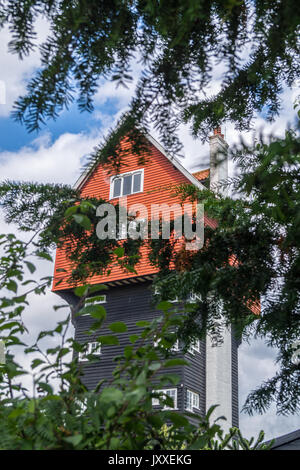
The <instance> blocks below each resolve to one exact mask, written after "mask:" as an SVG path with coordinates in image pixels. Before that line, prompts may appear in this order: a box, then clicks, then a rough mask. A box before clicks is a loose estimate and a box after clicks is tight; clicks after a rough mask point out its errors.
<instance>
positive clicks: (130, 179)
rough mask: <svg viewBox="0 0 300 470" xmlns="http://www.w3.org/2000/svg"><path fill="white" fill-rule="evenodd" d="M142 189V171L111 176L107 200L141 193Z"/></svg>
mask: <svg viewBox="0 0 300 470" xmlns="http://www.w3.org/2000/svg"><path fill="white" fill-rule="evenodd" d="M143 188H144V169H141V170H137V171H132V172H129V173H123V174H121V175H115V176H111V178H110V192H109V199H114V198H117V197H122V196H129V195H130V194H136V193H141V192H142V191H143Z"/></svg>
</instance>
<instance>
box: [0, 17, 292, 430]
mask: <svg viewBox="0 0 300 470" xmlns="http://www.w3.org/2000/svg"><path fill="white" fill-rule="evenodd" d="M38 29H39V31H38V32H40V36H41V37H42V36H43V35H45V32H44V28H43V24H42V23H40V24H39V25H38ZM8 38H9V34H8V32H7V30H3V31H1V32H0V82H1V81H2V82H3V83H4V84H5V88H6V104H0V175H1V180H3V179H14V180H31V181H40V182H55V183H68V184H73V183H74V182H75V181H76V179H77V177H78V176H79V174H80V171H81V168H82V164H83V160H84V157H85V155H87V154H89V153H90V152H91V151H92V150H93V148H94V147H95V146H96V145H97V144H98V143H99V141H100V140H101V138H102V137H103V135H104V134H105V133H106V132H107V130H108V129H109V128H110V127H111V126H113V125H114V123H115V122H116V121H117V119H118V117H119V116H120V114H121V113H122V112H123V111H124V110H125V109H126V106H127V104H128V102H129V99H130V96H131V92H132V88H131V89H130V90H128V89H125V88H118V89H115V85H114V84H113V83H110V82H101V85H99V90H98V91H97V94H96V96H95V111H94V112H93V113H92V114H88V113H80V112H79V111H78V109H77V107H76V104H74V105H72V107H71V108H70V110H69V111H68V112H63V113H62V114H61V116H60V117H59V118H58V119H57V121H56V122H52V121H51V122H48V123H47V125H46V126H45V127H44V128H43V129H42V130H41V131H40V132H39V133H32V134H29V133H28V132H27V131H26V129H25V127H23V126H21V125H20V124H19V123H16V122H14V121H13V120H12V119H11V118H10V112H11V108H12V104H13V102H14V100H15V99H16V98H17V97H18V96H19V95H20V94H22V93H24V90H25V83H26V80H27V79H28V78H29V77H30V76H31V74H32V73H33V72H34V70H35V69H36V67H37V66H38V63H39V58H38V54H37V53H34V54H32V56H30V57H29V58H28V59H26V61H24V62H20V61H19V60H18V59H17V57H16V56H12V55H11V54H9V53H8V52H7V41H8ZM134 70H135V74H136V77H137V76H138V72H139V67H138V66H136V67H135V69H134ZM218 87H219V81H217V80H216V82H212V84H211V90H210V91H211V92H214V91H216V90H217V89H218ZM296 92H297V90H295V89H294V90H291V91H289V90H286V91H285V92H284V95H283V108H282V112H281V114H280V116H279V118H278V119H277V120H276V122H275V123H273V124H266V123H265V122H264V120H263V117H262V116H258V117H257V119H256V121H255V126H254V131H255V132H258V131H259V130H260V129H262V128H263V127H264V132H266V133H268V132H269V131H271V130H273V131H274V132H275V133H277V134H282V133H283V132H284V129H285V127H286V125H287V123H288V122H289V120H290V119H291V117H292V116H293V111H292V103H293V100H294V99H295V97H296ZM0 96H1V95H0ZM223 131H225V135H226V140H227V141H228V143H229V144H230V145H233V144H234V143H236V142H238V141H239V139H240V137H241V135H240V134H239V133H238V132H237V131H236V130H235V129H234V127H233V125H232V124H231V123H226V126H225V128H223ZM180 135H181V138H182V140H183V142H184V145H185V155H186V158H185V159H184V160H183V161H182V164H183V165H184V166H185V167H186V168H187V169H190V170H193V171H195V170H197V169H199V168H203V167H205V165H206V162H207V159H208V145H207V144H205V145H203V144H202V143H201V142H199V141H194V140H193V139H192V137H191V136H190V133H189V130H188V129H187V128H184V127H183V128H182V129H181V131H180ZM153 136H154V137H156V138H157V137H158V136H157V135H155V132H154V133H153ZM252 136H253V133H252V132H251V133H244V134H243V138H245V139H246V140H249V139H252ZM158 140H159V139H158ZM233 170H234V169H233V167H232V165H231V166H230V171H231V173H232V172H233ZM1 230H2V231H11V230H12V228H11V227H7V226H6V225H5V224H4V222H3V220H0V233H1ZM52 270H53V266H49V265H48V264H45V263H44V262H41V264H40V266H39V271H38V273H39V274H41V275H47V274H52ZM57 303H59V301H58V300H57V297H56V296H55V295H54V294H52V293H51V292H49V293H47V295H46V297H45V301H44V302H43V311H42V312H41V310H40V308H41V307H40V300H39V299H34V298H33V299H32V303H31V306H30V310H28V311H27V312H26V313H25V317H26V319H27V321H28V323H29V326H30V331H31V334H34V333H35V332H38V331H39V330H40V329H41V328H43V329H46V328H49V327H50V326H51V325H50V324H51V322H52V323H53V322H54V321H56V320H57V319H58V318H59V315H60V313H59V312H61V311H60V310H59V311H58V312H56V313H55V314H53V310H52V306H53V304H57ZM274 371H275V365H274V351H272V350H270V349H268V348H266V347H265V346H264V344H263V342H261V341H255V342H254V341H253V342H251V344H250V345H247V344H243V345H242V346H241V347H240V351H239V376H240V382H239V384H240V402H241V404H242V403H243V400H244V399H245V397H246V395H247V393H249V391H251V390H252V389H253V388H256V387H257V386H258V385H259V384H260V382H261V381H262V380H264V379H266V378H267V377H269V376H272V374H273V373H274ZM240 423H241V429H242V431H243V432H244V434H245V435H246V436H251V435H254V434H257V433H258V432H259V430H260V429H264V430H265V431H266V438H272V437H274V436H277V435H280V434H284V433H287V432H290V431H292V430H295V429H297V428H298V427H299V417H295V416H294V417H278V416H276V414H275V411H274V409H272V410H270V412H268V413H267V414H266V415H263V416H260V415H258V416H253V417H248V416H245V415H241V416H240Z"/></svg>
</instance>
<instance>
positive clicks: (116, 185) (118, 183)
mask: <svg viewBox="0 0 300 470" xmlns="http://www.w3.org/2000/svg"><path fill="white" fill-rule="evenodd" d="M121 182H122V180H121V178H116V179H115V180H114V182H113V185H114V191H113V197H119V196H120V195H121Z"/></svg>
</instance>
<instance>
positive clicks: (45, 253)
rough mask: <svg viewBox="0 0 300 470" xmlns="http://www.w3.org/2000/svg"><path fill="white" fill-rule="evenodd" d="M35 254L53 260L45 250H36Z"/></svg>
mask: <svg viewBox="0 0 300 470" xmlns="http://www.w3.org/2000/svg"><path fill="white" fill-rule="evenodd" d="M35 254H36V256H38V257H39V258H43V259H46V260H48V261H52V262H53V259H52V256H50V255H49V253H47V252H46V251H37V252H36V253H35Z"/></svg>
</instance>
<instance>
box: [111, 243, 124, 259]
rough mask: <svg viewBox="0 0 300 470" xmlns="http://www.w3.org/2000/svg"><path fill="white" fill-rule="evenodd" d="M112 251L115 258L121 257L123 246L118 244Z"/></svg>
mask: <svg viewBox="0 0 300 470" xmlns="http://www.w3.org/2000/svg"><path fill="white" fill-rule="evenodd" d="M113 253H114V254H115V255H116V256H117V258H123V256H124V248H123V247H122V246H118V248H116V249H115V250H114V251H113Z"/></svg>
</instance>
